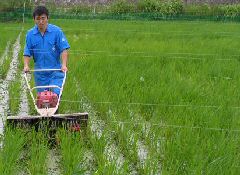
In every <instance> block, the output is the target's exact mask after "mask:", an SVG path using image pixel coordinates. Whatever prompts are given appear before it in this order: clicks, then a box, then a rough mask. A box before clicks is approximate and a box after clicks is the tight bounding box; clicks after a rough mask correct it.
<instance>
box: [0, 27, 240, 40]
mask: <svg viewBox="0 0 240 175" xmlns="http://www.w3.org/2000/svg"><path fill="white" fill-rule="evenodd" d="M2 29H7V30H9V29H12V30H20V28H19V27H3V28H2ZM63 31H64V32H67V31H88V32H91V33H108V32H129V33H137V34H145V35H165V34H166V33H170V34H175V35H177V36H181V35H182V36H205V35H221V36H224V37H228V36H229V37H231V36H232V37H237V38H238V37H240V36H239V34H240V33H239V32H226V31H224V32H211V31H204V32H203V33H199V32H198V33H193V32H192V31H158V32H152V31H149V32H146V31H141V30H119V29H117V30H109V29H108V30H97V29H91V28H86V29H83V28H71V29H69V28H68V29H63ZM172 36H173V35H171V37H172Z"/></svg>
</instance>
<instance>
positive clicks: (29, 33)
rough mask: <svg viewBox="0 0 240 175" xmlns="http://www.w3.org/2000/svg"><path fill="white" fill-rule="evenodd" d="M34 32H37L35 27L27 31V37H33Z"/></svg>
mask: <svg viewBox="0 0 240 175" xmlns="http://www.w3.org/2000/svg"><path fill="white" fill-rule="evenodd" d="M34 30H35V27H33V28H31V29H29V30H28V31H27V35H32V34H33V33H34Z"/></svg>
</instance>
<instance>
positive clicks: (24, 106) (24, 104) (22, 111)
mask: <svg viewBox="0 0 240 175" xmlns="http://www.w3.org/2000/svg"><path fill="white" fill-rule="evenodd" d="M27 90H28V89H27V85H26V82H25V79H24V76H23V74H21V97H20V98H21V100H20V106H19V113H18V116H27V115H28V112H29V106H28V98H27Z"/></svg>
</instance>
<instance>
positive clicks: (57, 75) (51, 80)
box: [34, 71, 64, 96]
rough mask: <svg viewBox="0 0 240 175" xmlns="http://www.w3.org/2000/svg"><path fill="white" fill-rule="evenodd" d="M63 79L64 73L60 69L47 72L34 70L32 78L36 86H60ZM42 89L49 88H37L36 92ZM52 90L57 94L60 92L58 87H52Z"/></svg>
mask: <svg viewBox="0 0 240 175" xmlns="http://www.w3.org/2000/svg"><path fill="white" fill-rule="evenodd" d="M63 79H64V73H63V72H62V71H49V72H34V80H35V85H36V86H49V85H56V86H59V87H60V88H61V87H62V83H63ZM44 90H50V89H49V88H39V89H37V91H38V92H42V91H44ZM51 90H52V92H54V93H56V94H57V95H58V96H59V94H60V89H59V88H52V89H51Z"/></svg>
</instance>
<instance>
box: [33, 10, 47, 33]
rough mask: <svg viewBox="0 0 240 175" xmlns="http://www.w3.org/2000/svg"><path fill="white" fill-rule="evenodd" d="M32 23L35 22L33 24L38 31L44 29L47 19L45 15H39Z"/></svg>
mask: <svg viewBox="0 0 240 175" xmlns="http://www.w3.org/2000/svg"><path fill="white" fill-rule="evenodd" d="M34 22H35V24H37V26H38V28H39V29H40V30H41V29H46V28H47V24H48V17H47V15H45V14H43V15H40V16H35V18H34Z"/></svg>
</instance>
